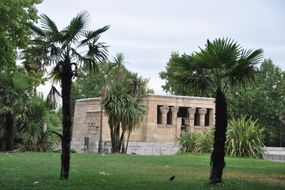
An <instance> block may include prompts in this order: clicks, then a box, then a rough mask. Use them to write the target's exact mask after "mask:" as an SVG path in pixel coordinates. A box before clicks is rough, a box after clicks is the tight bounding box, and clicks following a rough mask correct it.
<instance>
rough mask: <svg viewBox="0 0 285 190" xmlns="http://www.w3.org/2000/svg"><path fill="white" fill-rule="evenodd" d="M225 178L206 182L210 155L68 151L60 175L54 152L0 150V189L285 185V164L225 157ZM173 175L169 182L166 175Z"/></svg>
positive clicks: (193, 188)
mask: <svg viewBox="0 0 285 190" xmlns="http://www.w3.org/2000/svg"><path fill="white" fill-rule="evenodd" d="M226 161H227V165H226V169H225V171H224V183H223V184H221V185H217V186H210V185H209V184H208V175H209V155H205V154H202V155H201V154H181V155H175V156H138V155H121V154H106V155H99V154H72V159H71V169H70V179H69V180H68V181H60V180H59V171H60V154H59V153H33V152H27V153H0V189H1V190H4V189H21V190H24V189H29V190H30V189H51V190H55V189H60V190H62V189H74V190H78V189H84V190H87V189H110V190H111V189H124V190H125V189H126V190H128V189H131V190H140V189H143V190H149V189H162V190H164V189H171V190H177V189H178V190H179V189H191V190H199V189H211V190H212V189H224V190H229V189H236V190H241V189H244V190H254V189H258V190H259V189H262V190H267V189H285V163H275V162H270V161H265V160H256V159H243V158H227V159H226ZM172 175H175V176H176V178H175V179H174V180H173V181H169V180H168V179H169V177H170V176H172Z"/></svg>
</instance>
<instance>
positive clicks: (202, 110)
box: [198, 108, 207, 127]
mask: <svg viewBox="0 0 285 190" xmlns="http://www.w3.org/2000/svg"><path fill="white" fill-rule="evenodd" d="M198 113H199V115H200V126H201V127H205V115H206V113H207V108H200V109H198Z"/></svg>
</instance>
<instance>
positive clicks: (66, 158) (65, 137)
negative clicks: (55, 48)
mask: <svg viewBox="0 0 285 190" xmlns="http://www.w3.org/2000/svg"><path fill="white" fill-rule="evenodd" d="M61 66H62V73H61V93H62V139H61V149H62V150H61V172H60V179H61V180H67V179H68V176H69V165H70V142H71V127H72V121H71V118H72V117H71V112H70V111H71V110H70V92H71V85H72V69H71V64H70V60H69V59H68V58H66V59H65V61H64V62H62V63H61Z"/></svg>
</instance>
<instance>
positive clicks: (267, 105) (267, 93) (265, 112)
mask: <svg viewBox="0 0 285 190" xmlns="http://www.w3.org/2000/svg"><path fill="white" fill-rule="evenodd" d="M284 94H285V72H284V71H282V70H281V69H280V68H279V67H277V66H275V65H274V64H273V63H272V61H271V60H270V59H269V60H264V61H263V63H262V64H261V65H260V67H259V69H258V72H257V73H256V74H255V82H254V83H252V84H248V85H246V86H245V88H235V89H230V90H229V91H228V92H227V95H228V97H229V115H230V117H231V118H240V117H242V116H243V115H244V114H246V115H248V116H250V117H252V119H254V120H258V123H259V124H260V125H261V126H263V127H264V128H265V142H264V143H265V144H266V145H267V146H279V145H280V140H283V145H284V143H285V140H284V139H285V134H284V133H283V137H281V138H280V132H281V131H280V120H279V117H280V116H281V115H282V111H283V110H284V105H285V96H284ZM281 133H282V132H281ZM281 143H282V142H281Z"/></svg>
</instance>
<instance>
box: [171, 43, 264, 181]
mask: <svg viewBox="0 0 285 190" xmlns="http://www.w3.org/2000/svg"><path fill="white" fill-rule="evenodd" d="M262 54H263V51H262V50H261V49H257V50H246V49H243V48H242V47H241V46H240V45H239V44H238V43H237V42H235V41H234V40H232V39H228V38H222V39H215V40H213V41H209V40H208V41H207V44H206V45H205V48H204V49H202V48H200V51H199V52H195V53H193V54H191V55H186V54H183V55H182V56H178V57H177V58H175V59H174V60H173V64H174V67H175V68H176V69H177V71H180V72H177V73H176V77H177V78H178V79H179V81H180V82H181V83H182V84H184V85H187V86H188V87H189V88H192V89H194V90H196V91H200V92H206V91H214V93H215V94H216V95H215V96H216V123H215V135H214V145H213V151H212V155H211V174H210V182H211V183H214V184H215V183H220V182H221V181H222V174H223V168H224V167H225V161H224V157H225V141H226V130H227V123H228V119H227V102H226V97H225V92H226V90H227V89H228V88H229V87H231V86H234V85H244V84H245V83H247V82H248V81H250V80H252V79H254V73H255V65H256V64H257V63H259V61H260V60H261V58H262Z"/></svg>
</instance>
